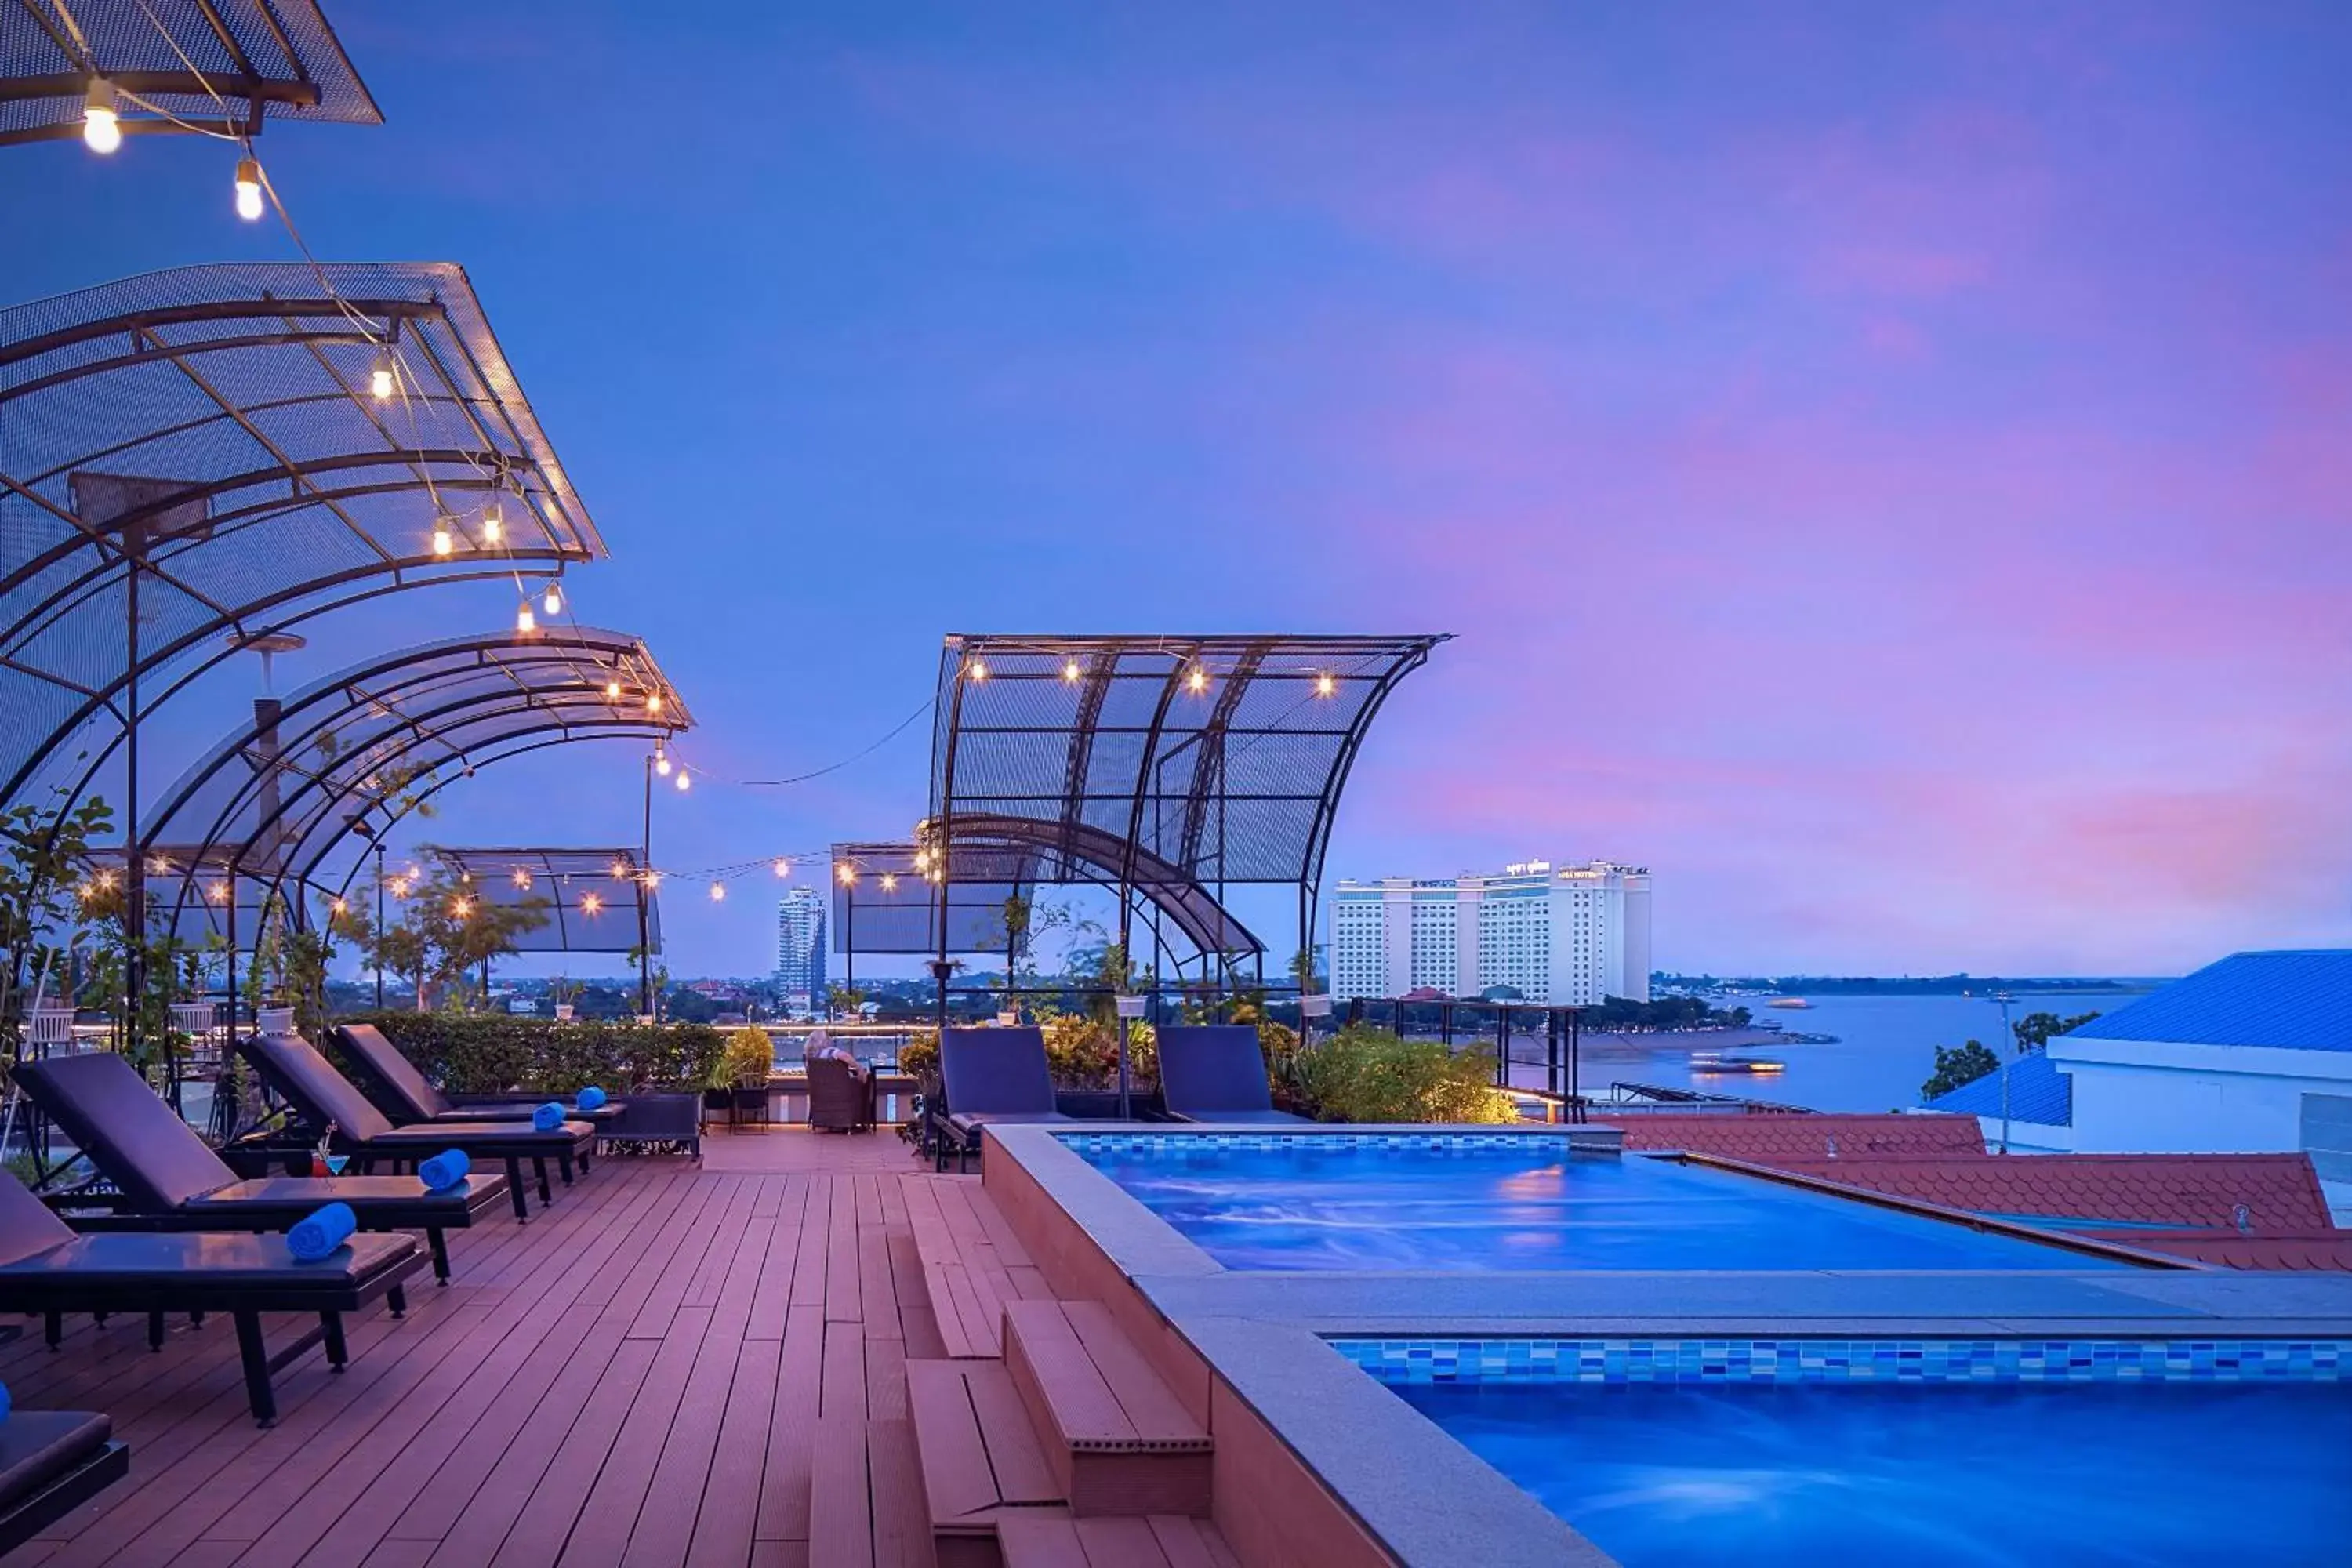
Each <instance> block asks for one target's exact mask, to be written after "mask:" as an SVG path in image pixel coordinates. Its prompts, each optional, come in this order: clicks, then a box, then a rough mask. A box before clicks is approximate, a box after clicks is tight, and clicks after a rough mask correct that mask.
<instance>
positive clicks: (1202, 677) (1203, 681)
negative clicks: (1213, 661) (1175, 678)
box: [1184, 664, 1209, 695]
mask: <svg viewBox="0 0 2352 1568" xmlns="http://www.w3.org/2000/svg"><path fill="white" fill-rule="evenodd" d="M1184 684H1185V685H1186V686H1189V687H1191V688H1192V690H1193V692H1194V694H1195V695H1197V694H1199V693H1201V692H1203V691H1206V690H1207V689H1209V672H1208V671H1207V670H1205V669H1202V668H1201V667H1200V666H1199V665H1197V664H1196V665H1194V666H1193V667H1192V674H1191V675H1189V676H1187V677H1185V679H1184Z"/></svg>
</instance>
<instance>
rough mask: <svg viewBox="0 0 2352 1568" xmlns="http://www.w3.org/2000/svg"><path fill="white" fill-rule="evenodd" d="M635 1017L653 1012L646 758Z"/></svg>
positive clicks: (650, 808)
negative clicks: (644, 822) (647, 908)
mask: <svg viewBox="0 0 2352 1568" xmlns="http://www.w3.org/2000/svg"><path fill="white" fill-rule="evenodd" d="M637 854H638V860H637V1016H639V1017H640V1018H648V1017H651V1016H653V1011H654V971H653V945H652V943H653V935H652V931H653V927H652V923H651V918H650V915H649V913H648V911H647V910H646V904H647V903H649V902H651V901H652V899H653V896H654V885H653V877H654V760H653V758H652V756H651V755H648V756H647V757H646V824H645V836H644V837H642V838H640V839H639V840H638V841H637Z"/></svg>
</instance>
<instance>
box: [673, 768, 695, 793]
mask: <svg viewBox="0 0 2352 1568" xmlns="http://www.w3.org/2000/svg"><path fill="white" fill-rule="evenodd" d="M677 787H678V788H679V789H680V790H688V789H691V788H693V787H694V781H693V779H692V778H691V777H689V776H688V773H687V771H686V770H685V769H684V768H680V769H678V770H677Z"/></svg>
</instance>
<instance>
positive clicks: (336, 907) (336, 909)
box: [331, 899, 345, 915]
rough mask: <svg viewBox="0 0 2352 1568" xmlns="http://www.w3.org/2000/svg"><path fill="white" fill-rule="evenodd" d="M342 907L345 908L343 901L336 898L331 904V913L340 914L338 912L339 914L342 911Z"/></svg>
mask: <svg viewBox="0 0 2352 1568" xmlns="http://www.w3.org/2000/svg"><path fill="white" fill-rule="evenodd" d="M344 908H345V905H344V903H343V900H341V899H337V900H335V901H334V903H333V905H332V906H331V913H334V914H338V915H340V914H341V913H342V912H343V910H344Z"/></svg>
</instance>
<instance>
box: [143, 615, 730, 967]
mask: <svg viewBox="0 0 2352 1568" xmlns="http://www.w3.org/2000/svg"><path fill="white" fill-rule="evenodd" d="M614 685H617V686H618V687H619V688H620V691H619V695H618V696H614V695H613V694H612V689H613V687H614ZM655 698H658V699H659V704H658V709H657V714H658V716H657V717H656V709H655V707H654V706H653V703H652V700H653V699H655ZM693 722H694V721H693V716H692V715H691V714H690V713H688V710H687V708H686V705H685V703H684V702H683V701H682V700H680V699H679V697H678V695H677V689H675V688H674V687H672V686H671V685H670V683H669V680H668V678H667V676H665V675H664V674H663V673H662V671H661V668H660V667H659V666H658V665H656V663H655V662H654V659H653V656H652V655H651V654H650V653H649V652H647V651H646V647H645V645H644V644H642V643H640V642H638V641H637V640H636V639H635V638H634V637H629V636H627V635H625V634H623V633H619V632H608V631H598V630H595V629H593V628H586V627H580V628H574V627H564V628H559V629H551V630H547V631H542V632H540V633H537V634H534V635H531V636H529V637H521V636H517V635H515V634H513V633H504V634H498V635H493V636H488V637H453V638H449V639H446V640H444V641H441V642H435V643H427V644H425V645H423V646H421V647H412V648H406V649H403V650H401V651H399V652H397V653H394V654H388V655H385V656H383V657H382V658H376V659H372V660H369V661H368V662H367V663H365V664H362V665H359V666H355V667H353V668H350V669H346V670H344V671H342V672H341V673H340V674H338V675H333V676H330V677H328V678H327V679H324V680H321V681H319V682H317V683H316V684H314V685H311V686H309V687H306V688H304V689H302V690H301V691H299V692H297V693H295V694H294V695H292V696H290V697H288V698H287V699H285V700H283V701H282V702H279V703H278V704H276V705H275V711H274V714H273V713H270V712H266V711H259V710H257V714H256V718H255V721H254V722H253V724H252V725H250V726H249V727H247V728H246V729H244V730H242V731H239V732H238V733H236V734H235V735H232V736H231V737H230V738H229V739H228V740H226V741H225V742H222V743H221V744H220V745H219V746H217V747H215V748H214V750H213V751H212V752H210V753H208V754H207V755H206V756H205V757H204V758H203V759H202V760H201V761H199V762H198V763H196V764H195V765H194V767H192V768H190V769H189V770H188V772H187V773H184V774H183V775H182V776H181V778H180V780H179V782H178V783H177V784H174V785H173V788H172V789H171V790H170V791H169V792H168V793H167V794H166V795H165V796H164V800H163V806H162V807H161V809H160V810H159V811H158V812H157V813H156V814H155V816H154V817H153V819H152V828H151V830H150V833H149V836H148V842H149V843H151V844H155V845H163V844H176V845H181V846H184V847H185V849H184V854H185V855H186V856H187V857H189V858H193V859H201V860H202V861H204V862H205V863H215V862H217V863H222V864H226V863H228V862H231V861H234V862H235V863H236V865H237V866H238V867H239V868H241V869H242V870H243V871H245V872H246V873H247V874H249V875H253V876H257V877H264V878H266V879H269V880H271V881H272V882H278V881H283V882H286V883H288V884H292V885H299V884H303V883H309V884H312V885H314V886H318V887H320V888H332V889H337V890H340V889H342V888H344V887H347V886H348V885H349V881H350V878H351V875H352V872H353V871H355V870H356V868H357V865H358V861H359V859H360V858H362V856H364V855H365V853H366V852H367V850H368V849H369V848H370V847H373V845H374V844H375V843H376V842H377V841H379V840H380V839H381V838H382V837H383V834H384V833H385V832H387V831H388V830H389V829H390V827H391V826H392V825H393V824H394V822H396V821H398V820H400V819H401V818H402V817H404V816H407V815H408V814H409V813H411V812H412V811H414V810H415V807H416V806H417V805H421V804H422V803H423V802H424V801H425V800H427V799H429V798H431V796H432V795H435V794H436V793H438V792H439V791H440V790H442V789H443V788H446V786H447V785H448V784H451V783H453V782H455V781H457V780H458V779H461V778H464V777H467V776H470V775H471V774H472V773H474V772H475V771H476V770H478V769H479V768H481V767H483V766H486V765H488V763H494V762H498V761H500V760H503V759H504V758H507V757H511V756H517V755H520V754H521V753H523V752H530V751H536V750H539V749H541V748H542V747H545V746H550V745H559V744H563V743H566V742H574V741H581V740H589V739H601V738H624V739H628V738H635V739H642V740H655V739H659V738H661V737H663V736H667V735H669V734H673V733H676V732H677V731H684V730H688V729H690V728H691V727H692V726H693ZM339 852H340V854H341V855H342V856H348V857H349V861H348V865H347V867H346V868H345V869H344V871H343V874H342V876H341V879H340V880H338V879H333V878H331V877H329V876H328V875H327V874H326V868H327V866H328V865H329V864H330V863H331V862H334V863H337V864H342V862H341V861H339V860H338V855H339ZM607 905H608V907H609V900H607ZM160 913H161V912H160V911H159V918H160ZM632 930H633V931H634V926H633V928H632Z"/></svg>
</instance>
